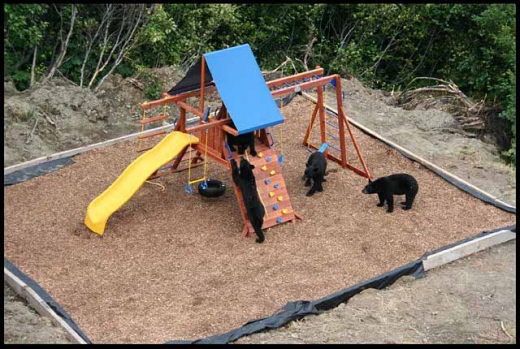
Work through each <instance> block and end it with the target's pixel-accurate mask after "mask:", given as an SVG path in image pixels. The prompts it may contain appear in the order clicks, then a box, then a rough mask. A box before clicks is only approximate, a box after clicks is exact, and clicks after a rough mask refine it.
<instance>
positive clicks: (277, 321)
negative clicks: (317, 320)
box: [165, 260, 424, 344]
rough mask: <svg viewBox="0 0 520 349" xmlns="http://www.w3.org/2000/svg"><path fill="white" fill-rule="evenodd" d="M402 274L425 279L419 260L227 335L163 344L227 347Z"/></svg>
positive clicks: (299, 303) (288, 306) (292, 305)
mask: <svg viewBox="0 0 520 349" xmlns="http://www.w3.org/2000/svg"><path fill="white" fill-rule="evenodd" d="M404 275H412V276H414V277H415V278H420V277H423V276H424V269H423V265H422V261H421V260H416V261H415V262H412V263H408V264H406V265H404V266H402V267H399V268H397V269H394V270H392V271H390V272H388V273H385V274H382V275H379V276H376V277H374V278H372V279H370V280H367V281H363V282H361V283H359V284H357V285H354V286H351V287H348V288H345V289H343V290H341V291H338V292H335V293H333V294H331V295H329V296H327V297H324V298H321V299H318V300H316V301H295V302H288V303H286V304H285V306H284V307H283V308H281V309H280V310H278V311H277V312H275V314H273V315H272V316H270V317H267V318H262V319H256V320H252V321H249V322H248V323H246V324H245V325H244V326H242V327H240V328H237V329H235V330H232V331H230V332H227V333H224V334H220V335H216V336H211V337H207V338H203V339H197V340H194V341H186V340H173V341H168V342H166V343H165V344H227V343H231V342H233V341H236V340H237V339H239V338H240V337H243V336H247V335H250V334H253V333H256V332H261V331H264V330H269V329H274V328H279V327H282V326H284V325H286V324H288V323H289V322H291V321H294V320H298V319H301V318H302V317H304V316H307V315H317V314H320V313H321V312H323V311H325V310H329V309H332V308H335V307H337V306H338V305H339V304H341V303H343V302H346V301H348V300H349V299H350V298H351V297H353V296H355V295H356V294H358V293H360V292H361V291H363V290H365V289H367V288H375V289H378V290H379V289H383V288H385V287H388V286H390V285H391V284H393V283H394V282H395V281H397V279H399V278H400V277H401V276H404Z"/></svg>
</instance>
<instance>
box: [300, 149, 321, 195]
mask: <svg viewBox="0 0 520 349" xmlns="http://www.w3.org/2000/svg"><path fill="white" fill-rule="evenodd" d="M305 167H306V168H305V172H304V173H303V178H302V179H303V180H305V186H306V187H310V186H311V182H312V187H311V189H310V190H309V191H308V192H307V194H306V195H307V196H312V195H314V193H315V192H316V191H320V192H321V191H323V186H322V183H323V182H326V181H327V180H326V179H325V170H326V169H327V158H325V154H323V153H320V152H319V151H318V152H315V153H312V154H311V156H309V159H308V160H307V163H306V164H305Z"/></svg>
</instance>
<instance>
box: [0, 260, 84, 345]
mask: <svg viewBox="0 0 520 349" xmlns="http://www.w3.org/2000/svg"><path fill="white" fill-rule="evenodd" d="M4 281H5V282H7V283H8V284H9V286H11V287H12V288H13V290H14V291H15V292H16V294H18V295H19V296H20V297H22V298H24V299H25V300H26V301H27V302H28V303H29V304H30V305H31V306H32V307H33V308H34V309H35V310H36V311H37V312H38V313H39V314H40V315H42V316H45V317H47V318H49V319H50V320H51V321H52V323H53V324H54V325H55V326H57V327H61V328H62V329H63V330H65V335H66V336H67V338H68V339H70V340H71V341H72V342H74V343H76V344H87V342H86V341H85V340H84V339H83V338H81V336H80V335H79V334H78V333H77V332H76V331H74V329H73V328H72V327H70V326H69V324H67V322H66V321H65V320H64V319H63V318H62V317H61V316H59V315H58V314H56V312H55V311H54V310H52V308H51V307H50V306H49V305H48V304H47V303H46V302H45V301H44V300H43V299H42V298H41V297H40V296H39V295H38V294H37V293H36V292H35V291H34V290H33V289H32V288H31V287H29V285H27V284H26V283H25V282H23V281H22V280H20V278H19V277H17V276H16V275H14V274H13V273H11V272H10V271H9V270H8V269H7V268H5V267H4Z"/></svg>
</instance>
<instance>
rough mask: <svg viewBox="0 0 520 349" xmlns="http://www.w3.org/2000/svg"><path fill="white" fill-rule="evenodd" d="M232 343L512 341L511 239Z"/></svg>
mask: <svg viewBox="0 0 520 349" xmlns="http://www.w3.org/2000/svg"><path fill="white" fill-rule="evenodd" d="M235 343H237V344H252V343H254V344H272V343H283V344H311V343H315V344H338V343H347V344H354V343H386V344H390V343H403V344H412V343H418V344H425V343H430V344H431V343H435V344H448V343H454V344H455V343H456V344H461V343H466V344H477V343H478V344H491V343H500V344H506V343H516V241H510V242H507V243H505V244H503V245H500V246H496V247H492V248H490V249H488V250H484V251H481V252H479V253H476V254H475V255H472V256H468V257H466V258H463V259H460V260H457V261H455V262H453V263H450V264H447V265H444V266H441V267H439V268H438V269H433V270H430V271H428V272H427V273H426V277H425V278H422V279H417V280H415V279H413V277H408V276H405V277H402V278H401V279H399V280H398V281H397V282H396V283H394V284H393V285H392V286H390V287H389V288H387V289H384V290H379V291H378V290H374V289H367V290H365V291H363V292H361V293H360V294H358V295H356V296H354V297H353V298H352V299H350V300H349V301H348V302H347V303H342V304H341V305H340V306H339V307H337V308H335V309H332V310H329V311H327V312H325V313H323V314H320V315H317V316H316V315H309V316H307V317H305V318H303V319H302V320H299V321H294V322H292V323H290V324H288V325H286V326H285V327H283V328H280V329H278V330H273V331H267V332H261V333H255V334H252V335H250V336H247V337H243V338H240V339H239V340H237V341H236V342H235Z"/></svg>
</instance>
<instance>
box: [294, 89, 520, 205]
mask: <svg viewBox="0 0 520 349" xmlns="http://www.w3.org/2000/svg"><path fill="white" fill-rule="evenodd" d="M302 95H303V97H305V98H306V99H308V100H310V101H312V102H313V103H317V101H318V100H317V99H316V98H314V97H313V96H311V95H309V94H308V93H305V92H302ZM323 105H324V107H325V108H326V109H328V110H330V111H331V112H333V113H336V114H338V111H337V110H336V109H334V108H332V107H331V106H329V105H327V104H325V103H323ZM345 117H346V118H347V120H348V121H349V122H350V123H351V124H352V125H354V126H356V127H357V128H358V129H360V130H362V131H363V132H365V133H367V134H369V135H372V136H373V137H375V138H377V139H379V140H380V141H382V142H384V143H386V144H388V145H390V146H391V147H393V148H394V149H397V150H399V151H400V152H402V153H405V154H407V155H408V156H409V157H410V158H412V159H413V160H414V161H416V162H418V163H420V164H421V165H423V166H426V167H428V168H430V169H435V170H436V171H438V172H441V173H442V174H444V175H446V176H447V177H451V178H453V179H455V180H457V181H459V182H460V183H463V184H464V185H466V186H468V187H470V188H471V189H473V190H475V191H477V192H479V193H480V194H482V195H484V196H487V197H488V198H489V199H491V200H493V201H495V202H497V203H500V204H501V205H504V206H507V207H509V208H511V209H514V210H516V207H515V206H511V205H509V204H507V203H505V202H503V201H501V200H499V199H497V197H496V196H494V195H491V194H490V193H488V192H486V191H484V190H482V189H480V188H477V187H475V186H474V185H473V184H470V183H468V182H466V181H465V180H463V179H462V178H459V177H457V176H455V175H454V174H453V173H451V172H448V171H446V170H444V169H442V168H440V167H439V166H437V165H435V164H433V163H431V162H429V161H428V160H425V159H423V158H421V157H420V156H418V155H416V154H414V153H412V152H411V151H409V150H406V149H405V148H403V147H401V146H399V145H398V144H396V143H394V142H392V141H390V140H388V139H386V138H384V137H383V136H381V135H380V134H378V133H376V132H374V131H372V130H371V129H369V128H367V127H366V126H363V125H361V124H360V123H358V122H357V121H355V120H352V119H351V118H349V117H348V116H345Z"/></svg>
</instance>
